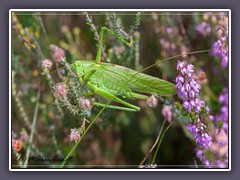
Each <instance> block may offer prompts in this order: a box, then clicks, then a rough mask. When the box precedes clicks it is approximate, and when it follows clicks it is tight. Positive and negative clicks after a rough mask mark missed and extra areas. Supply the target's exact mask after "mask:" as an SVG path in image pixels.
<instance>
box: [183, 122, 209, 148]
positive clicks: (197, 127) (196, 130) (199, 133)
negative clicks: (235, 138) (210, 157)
mask: <svg viewBox="0 0 240 180" xmlns="http://www.w3.org/2000/svg"><path fill="white" fill-rule="evenodd" d="M187 129H188V131H189V132H191V133H192V134H193V136H194V139H195V141H196V143H197V144H198V145H199V147H201V148H205V149H209V148H210V146H211V145H212V138H211V136H210V135H209V134H208V133H207V132H206V130H205V129H206V127H205V125H204V124H203V123H202V122H199V123H197V124H192V123H189V124H188V125H187Z"/></svg>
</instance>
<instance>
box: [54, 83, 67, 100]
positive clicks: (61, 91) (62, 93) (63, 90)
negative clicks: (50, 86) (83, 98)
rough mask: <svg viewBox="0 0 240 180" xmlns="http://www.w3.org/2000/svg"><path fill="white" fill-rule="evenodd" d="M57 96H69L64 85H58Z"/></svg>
mask: <svg viewBox="0 0 240 180" xmlns="http://www.w3.org/2000/svg"><path fill="white" fill-rule="evenodd" d="M55 93H56V96H57V97H58V98H59V97H66V96H67V88H66V86H65V85H64V84H57V85H56V92H55Z"/></svg>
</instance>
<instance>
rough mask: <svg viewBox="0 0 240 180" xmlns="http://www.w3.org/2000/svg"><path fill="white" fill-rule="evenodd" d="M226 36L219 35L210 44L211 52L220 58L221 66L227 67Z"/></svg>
mask: <svg viewBox="0 0 240 180" xmlns="http://www.w3.org/2000/svg"><path fill="white" fill-rule="evenodd" d="M226 40H227V37H225V36H220V37H219V39H218V40H217V41H216V42H214V43H213V45H212V54H213V56H216V57H218V58H220V59H221V66H222V67H223V68H226V67H227V64H228V47H227V45H226V44H227V41H226Z"/></svg>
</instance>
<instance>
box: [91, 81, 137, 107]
mask: <svg viewBox="0 0 240 180" xmlns="http://www.w3.org/2000/svg"><path fill="white" fill-rule="evenodd" d="M88 87H89V88H90V89H92V90H93V91H94V92H95V93H97V94H99V95H101V96H103V97H105V98H108V99H111V100H113V101H115V102H118V103H120V104H123V105H125V106H127V107H130V108H133V109H135V110H136V111H140V109H141V108H140V107H137V106H134V105H132V104H130V103H128V102H126V101H124V100H122V99H120V98H118V97H117V96H115V95H114V94H111V93H110V92H108V91H106V90H104V89H101V88H99V87H97V86H95V85H93V84H92V83H91V82H88Z"/></svg>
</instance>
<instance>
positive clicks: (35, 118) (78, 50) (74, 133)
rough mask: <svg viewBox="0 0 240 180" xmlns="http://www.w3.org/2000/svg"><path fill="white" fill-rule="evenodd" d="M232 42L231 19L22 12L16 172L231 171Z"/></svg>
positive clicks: (15, 56)
mask: <svg viewBox="0 0 240 180" xmlns="http://www.w3.org/2000/svg"><path fill="white" fill-rule="evenodd" d="M53 23H54V24H55V25H54V26H53V25H52V24H53ZM104 31H105V34H104V33H103V32H104ZM103 34H104V36H103ZM228 37H229V36H228V14H227V13H225V12H224V13H222V12H203V13H200V14H199V13H197V14H196V13H189V14H188V15H183V14H181V13H161V12H152V13H145V12H142V13H140V12H131V13H130V12H128V13H126V12H121V13H120V12H118V13H117V12H115V13H114V12H101V13H93V12H81V13H77V14H72V15H64V14H61V13H59V14H57V15H49V14H45V13H30V14H24V12H18V13H13V14H12V44H11V45H12V120H11V124H12V137H11V139H12V142H11V143H12V165H13V167H14V168H19V167H20V168H31V167H38V168H41V167H44V168H46V167H47V168H59V167H62V168H82V167H83V168H86V167H87V168H89V167H90V168H91V167H106V168H109V167H111V168H112V167H113V168H114V167H119V166H121V167H124V168H132V166H130V164H132V165H134V167H135V168H162V167H164V168H166V167H168V166H171V167H172V166H176V167H178V165H181V167H184V168H185V167H186V168H189V167H190V168H198V167H199V168H227V167H228V157H229V152H228V134H229V131H228V128H229V125H228V122H229V118H228V116H229V114H228V112H229V110H228V101H229V96H228V91H229V90H228V88H229V85H228V69H227V67H228V63H229V60H228V51H229V50H228ZM95 57H96V58H95ZM94 59H95V60H94ZM93 62H94V63H93ZM93 64H94V65H95V66H94V68H92V66H93ZM86 67H87V68H86ZM143 67H145V68H143ZM96 72H97V73H98V72H99V73H98V74H97V73H96ZM92 77H94V78H92ZM91 78H92V80H91ZM101 85H104V86H105V87H110V88H108V89H107V90H106V88H105V89H104V88H99V87H101ZM96 87H98V88H96ZM127 87H129V89H127ZM126 92H127V93H126ZM175 92H176V93H175ZM115 94H117V96H115ZM129 94H132V96H130V95H129Z"/></svg>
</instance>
